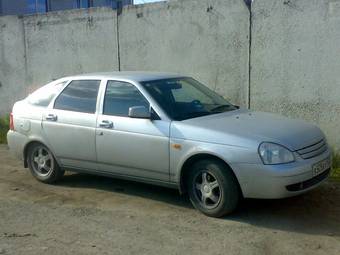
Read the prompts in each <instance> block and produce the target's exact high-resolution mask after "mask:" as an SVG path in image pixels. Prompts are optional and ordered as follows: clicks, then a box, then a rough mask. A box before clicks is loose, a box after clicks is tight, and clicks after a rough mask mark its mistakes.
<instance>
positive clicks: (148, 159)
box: [96, 81, 170, 181]
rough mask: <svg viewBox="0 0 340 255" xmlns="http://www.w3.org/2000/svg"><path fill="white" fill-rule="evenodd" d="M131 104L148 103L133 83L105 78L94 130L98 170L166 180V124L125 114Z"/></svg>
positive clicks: (167, 147)
mask: <svg viewBox="0 0 340 255" xmlns="http://www.w3.org/2000/svg"><path fill="white" fill-rule="evenodd" d="M132 106H145V107H150V105H149V102H148V101H147V100H146V99H145V97H144V96H143V95H142V94H141V93H140V91H139V90H138V89H137V88H136V87H135V86H134V85H133V84H130V83H127V82H121V81H108V82H107V86H106V90H105V96H104V102H103V111H102V114H99V116H98V120H97V130H96V149H97V160H98V166H99V170H101V171H103V172H110V173H114V174H117V175H125V176H130V177H138V178H147V179H154V180H161V181H169V125H170V123H169V122H167V121H163V120H150V119H137V118H130V117H128V112H129V108H130V107H132Z"/></svg>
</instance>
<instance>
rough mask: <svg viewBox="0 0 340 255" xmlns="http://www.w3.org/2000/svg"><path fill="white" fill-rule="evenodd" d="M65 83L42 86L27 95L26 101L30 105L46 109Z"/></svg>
mask: <svg viewBox="0 0 340 255" xmlns="http://www.w3.org/2000/svg"><path fill="white" fill-rule="evenodd" d="M66 83H67V81H64V82H60V83H57V84H53V85H51V84H49V85H46V86H43V87H41V88H40V89H38V90H36V91H35V92H33V93H32V94H31V95H29V96H28V98H27V100H28V102H29V103H30V104H31V105H35V106H40V107H47V106H48V105H49V104H50V103H51V101H52V99H53V98H54V97H55V96H56V95H57V94H58V93H59V92H60V91H61V90H62V88H63V87H64V85H65V84H66Z"/></svg>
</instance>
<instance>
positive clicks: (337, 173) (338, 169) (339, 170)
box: [331, 150, 340, 181]
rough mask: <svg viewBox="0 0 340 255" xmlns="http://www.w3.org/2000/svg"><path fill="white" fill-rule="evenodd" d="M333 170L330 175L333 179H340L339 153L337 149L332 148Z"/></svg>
mask: <svg viewBox="0 0 340 255" xmlns="http://www.w3.org/2000/svg"><path fill="white" fill-rule="evenodd" d="M332 156H333V162H332V163H333V165H332V167H333V171H332V174H331V177H332V178H333V179H335V180H339V181H340V153H339V151H335V150H333V155H332Z"/></svg>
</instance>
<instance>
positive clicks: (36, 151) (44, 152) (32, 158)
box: [27, 143, 64, 183]
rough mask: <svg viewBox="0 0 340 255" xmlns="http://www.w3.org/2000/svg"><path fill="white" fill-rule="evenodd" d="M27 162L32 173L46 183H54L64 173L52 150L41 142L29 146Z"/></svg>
mask: <svg viewBox="0 0 340 255" xmlns="http://www.w3.org/2000/svg"><path fill="white" fill-rule="evenodd" d="M27 163H28V167H29V169H30V170H31V173H32V175H33V176H34V177H35V178H36V179H37V180H39V181H41V182H44V183H54V182H56V181H58V180H60V179H61V178H62V177H63V175H64V171H63V170H62V169H61V168H60V167H59V165H58V163H57V161H56V160H55V158H54V156H53V154H52V152H51V151H50V150H49V149H48V148H47V147H46V146H45V145H42V144H39V143H35V144H32V145H31V146H30V147H29V148H28V154H27Z"/></svg>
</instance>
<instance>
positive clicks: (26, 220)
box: [0, 146, 340, 255]
mask: <svg viewBox="0 0 340 255" xmlns="http://www.w3.org/2000/svg"><path fill="white" fill-rule="evenodd" d="M339 217H340V185H339V183H337V182H328V183H326V184H324V185H322V187H320V188H318V189H316V190H314V191H311V192H309V193H308V194H305V195H303V196H299V197H295V198H290V199H284V200H245V201H244V202H243V204H242V205H241V206H240V209H239V210H238V211H237V212H236V213H235V214H234V215H232V216H229V217H226V218H224V219H213V218H208V217H206V216H204V215H202V214H200V213H199V212H197V211H196V210H194V209H193V208H192V206H191V204H190V203H189V201H188V199H187V198H186V197H185V196H180V195H179V194H178V192H177V191H176V190H171V189H166V188H161V187H155V186H150V185H145V184H139V183H134V182H128V181H121V180H116V179H110V178H104V177H96V176H90V175H81V174H70V173H69V174H67V175H66V176H65V178H64V179H63V181H61V182H60V183H59V184H58V185H46V184H42V183H39V182H37V181H35V180H34V179H33V177H31V175H30V173H29V172H28V171H27V170H25V169H24V168H23V167H22V163H21V162H19V161H17V160H16V159H14V158H12V157H11V156H10V155H9V152H8V150H7V147H6V146H0V254H47V253H48V254H261V255H262V254H308V255H309V254H328V255H329V254H335V255H339V254H340V219H339Z"/></svg>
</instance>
